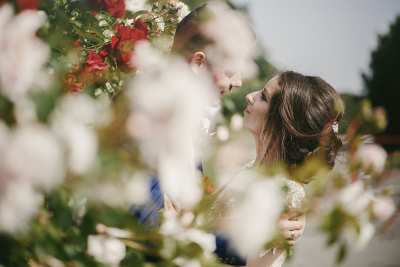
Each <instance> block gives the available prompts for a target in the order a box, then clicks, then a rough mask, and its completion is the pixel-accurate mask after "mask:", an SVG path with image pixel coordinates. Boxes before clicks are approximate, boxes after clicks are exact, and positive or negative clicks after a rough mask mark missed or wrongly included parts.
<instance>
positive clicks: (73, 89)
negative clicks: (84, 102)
mask: <svg viewBox="0 0 400 267" xmlns="http://www.w3.org/2000/svg"><path fill="white" fill-rule="evenodd" d="M62 80H63V83H64V86H65V89H64V90H65V91H67V92H68V94H69V95H70V94H76V93H78V92H83V91H84V90H83V87H82V83H77V82H76V77H75V75H72V74H65V75H64V76H63V77H62Z"/></svg>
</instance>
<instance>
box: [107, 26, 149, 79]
mask: <svg viewBox="0 0 400 267" xmlns="http://www.w3.org/2000/svg"><path fill="white" fill-rule="evenodd" d="M135 26H138V27H139V28H131V27H129V26H119V27H118V34H117V36H113V37H112V39H111V49H112V50H113V51H114V53H113V56H114V57H115V58H116V63H117V66H118V68H119V69H120V70H121V71H122V72H124V73H131V72H134V71H135V67H134V66H132V65H131V61H132V58H133V56H134V49H135V43H136V42H138V41H141V40H147V41H148V40H149V38H147V35H148V34H149V30H148V28H147V26H146V24H144V23H143V22H142V21H141V20H140V19H138V20H137V21H136V23H135Z"/></svg>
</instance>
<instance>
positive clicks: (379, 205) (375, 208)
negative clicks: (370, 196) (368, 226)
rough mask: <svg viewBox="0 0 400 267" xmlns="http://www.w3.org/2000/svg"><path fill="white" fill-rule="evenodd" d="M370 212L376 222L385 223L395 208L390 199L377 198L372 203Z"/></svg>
mask: <svg viewBox="0 0 400 267" xmlns="http://www.w3.org/2000/svg"><path fill="white" fill-rule="evenodd" d="M372 212H373V213H374V216H375V217H376V218H377V219H378V220H381V221H386V220H387V219H389V218H390V217H391V216H392V215H393V214H394V213H395V212H396V206H395V204H394V202H393V199H392V198H391V197H385V196H377V197H375V199H374V202H373V203H372Z"/></svg>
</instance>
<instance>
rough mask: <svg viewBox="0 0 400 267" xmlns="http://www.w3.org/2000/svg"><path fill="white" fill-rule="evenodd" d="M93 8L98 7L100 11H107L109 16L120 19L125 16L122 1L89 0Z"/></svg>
mask: <svg viewBox="0 0 400 267" xmlns="http://www.w3.org/2000/svg"><path fill="white" fill-rule="evenodd" d="M89 2H90V4H91V5H92V6H94V7H98V6H100V9H101V10H103V11H107V12H108V13H110V15H111V16H113V17H116V18H122V17H123V16H124V15H125V2H124V0H89Z"/></svg>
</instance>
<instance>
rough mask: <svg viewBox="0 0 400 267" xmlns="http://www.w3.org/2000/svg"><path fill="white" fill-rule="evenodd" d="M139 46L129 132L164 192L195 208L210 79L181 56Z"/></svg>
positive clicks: (128, 125) (199, 180) (198, 192)
mask: <svg viewBox="0 0 400 267" xmlns="http://www.w3.org/2000/svg"><path fill="white" fill-rule="evenodd" d="M138 49H139V50H137V55H138V56H137V58H136V59H135V63H136V65H137V66H138V68H139V69H141V70H143V72H141V73H140V75H138V77H137V78H136V79H135V81H134V82H133V83H132V84H131V86H130V87H129V88H128V90H129V94H130V97H131V101H132V110H133V112H132V113H131V115H130V117H129V118H128V121H127V130H128V132H129V133H130V134H131V135H132V137H134V138H136V139H138V141H139V148H140V150H141V152H142V154H143V156H144V158H145V159H146V160H147V161H148V163H149V164H151V165H152V166H154V167H155V168H156V169H157V170H158V174H159V178H160V183H161V186H162V189H163V191H164V192H165V193H166V194H167V195H168V196H169V197H170V198H172V199H176V200H177V201H179V202H180V203H181V205H182V208H190V207H193V205H195V204H197V202H198V201H199V200H200V199H201V197H202V188H201V186H200V184H201V174H200V173H199V172H197V171H196V168H197V165H198V163H199V151H198V144H197V143H198V140H199V137H200V134H201V131H200V130H201V129H199V127H200V126H199V123H200V119H201V117H202V115H203V112H204V110H205V107H206V105H207V104H208V103H210V102H211V101H209V99H211V97H210V95H211V93H210V92H211V91H212V86H211V84H212V82H211V80H207V79H204V76H199V75H196V74H194V72H193V71H192V70H191V69H190V67H189V65H188V64H187V63H186V62H184V61H181V60H180V59H177V58H168V59H166V58H163V57H161V56H160V54H158V53H156V52H153V49H152V48H151V47H149V46H148V45H141V46H140V47H139V48H138ZM155 96H156V97H155Z"/></svg>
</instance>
